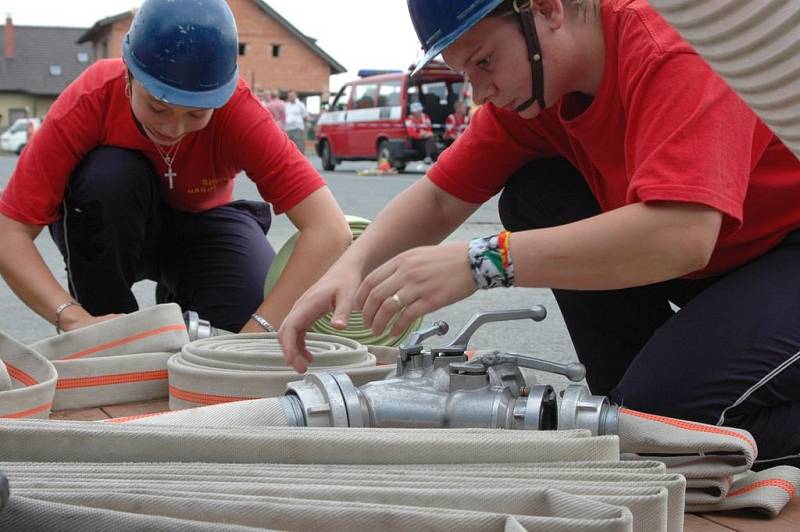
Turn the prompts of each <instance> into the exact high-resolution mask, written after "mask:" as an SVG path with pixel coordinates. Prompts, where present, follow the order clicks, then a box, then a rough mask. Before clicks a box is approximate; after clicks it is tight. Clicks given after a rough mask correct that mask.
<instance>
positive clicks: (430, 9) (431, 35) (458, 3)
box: [408, 0, 503, 75]
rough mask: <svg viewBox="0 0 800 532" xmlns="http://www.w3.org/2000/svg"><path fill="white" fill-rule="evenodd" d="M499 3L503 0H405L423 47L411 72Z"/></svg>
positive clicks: (425, 62)
mask: <svg viewBox="0 0 800 532" xmlns="http://www.w3.org/2000/svg"><path fill="white" fill-rule="evenodd" d="M502 3H503V0H477V1H476V0H408V11H409V13H410V14H411V22H412V23H413V24H414V29H415V30H416V31H417V38H418V39H419V42H420V44H422V49H423V50H425V56H424V57H423V58H422V59H420V60H419V61H418V62H417V65H416V67H415V69H414V73H413V74H416V73H417V72H419V70H420V69H421V68H422V67H424V66H425V65H427V64H428V63H430V62H431V61H432V60H433V58H434V57H436V56H437V55H439V54H440V53H442V52H443V51H444V50H445V49H446V48H447V47H448V46H450V45H451V44H453V43H454V42H455V41H456V39H458V38H459V37H461V36H462V35H464V33H466V32H467V30H468V29H470V28H471V27H472V26H474V25H475V24H477V23H478V22H480V21H481V19H483V17H485V16H486V15H488V14H489V13H491V12H492V11H493V10H494V9H495V8H496V7H498V6H499V5H500V4H502ZM413 74H412V75H413Z"/></svg>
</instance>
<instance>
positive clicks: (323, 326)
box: [264, 216, 422, 347]
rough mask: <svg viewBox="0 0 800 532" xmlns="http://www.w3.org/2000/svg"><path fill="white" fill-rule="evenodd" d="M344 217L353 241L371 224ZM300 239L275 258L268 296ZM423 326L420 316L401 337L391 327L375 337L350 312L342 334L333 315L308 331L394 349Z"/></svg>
mask: <svg viewBox="0 0 800 532" xmlns="http://www.w3.org/2000/svg"><path fill="white" fill-rule="evenodd" d="M345 218H346V219H347V223H348V224H349V225H350V230H351V231H352V232H353V240H355V239H357V238H358V237H359V236H361V234H362V233H363V232H364V230H366V228H367V226H368V225H369V220H367V219H365V218H359V217H358V216H346V217H345ZM299 238H300V233H295V234H294V235H292V237H291V238H289V240H287V241H286V243H285V244H284V245H283V247H282V248H281V249H280V251H279V252H278V254H277V255H276V256H275V259H274V260H273V261H272V267H270V270H269V273H267V281H266V284H265V286H264V296H265V297H266V295H267V294H269V293H270V291H271V290H272V288H273V287H274V286H275V283H277V282H278V278H280V276H281V273H282V272H283V270H284V268H286V264H287V263H288V262H289V257H291V255H292V252H293V251H294V247H295V246H296V245H297V241H298V240H299ZM421 323H422V317H419V318H417V319H416V320H414V322H413V323H411V325H409V326H408V328H406V330H404V331H403V332H402V333H400V334H399V335H398V336H391V335H390V334H389V331H390V329H391V328H390V327H387V329H386V330H385V331H384V332H382V333H381V334H377V335H376V334H374V333H373V332H372V331H371V330H370V329H368V328H367V327H365V326H364V321H363V319H362V318H361V313H360V312H351V313H350V318H349V319H348V320H347V329H345V330H343V331H342V330H339V329H337V328H335V327H334V326H333V325H331V314H330V313H327V314H325V316H323V317H322V318H320V319H319V320H317V321H316V322H314V324H313V325H312V326H311V328H310V329H309V332H317V333H322V334H332V335H335V336H341V337H344V338H350V339H352V340H356V341H357V342H359V343H361V344H363V345H376V346H389V347H394V346H399V345H400V344H401V343H403V340H405V339H406V337H407V336H408V335H409V334H411V333H412V332H414V331H416V330H417V329H419V326H420V324H421Z"/></svg>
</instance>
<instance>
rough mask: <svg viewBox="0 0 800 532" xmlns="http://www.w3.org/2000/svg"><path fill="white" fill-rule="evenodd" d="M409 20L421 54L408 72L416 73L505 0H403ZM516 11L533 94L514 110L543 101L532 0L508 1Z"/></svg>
mask: <svg viewBox="0 0 800 532" xmlns="http://www.w3.org/2000/svg"><path fill="white" fill-rule="evenodd" d="M407 1H408V12H409V14H410V15H411V22H412V23H413V24H414V29H415V30H416V32H417V38H418V39H419V42H420V44H422V49H423V50H424V51H425V56H424V57H423V58H422V59H420V60H419V61H418V62H417V64H416V67H415V68H414V72H413V73H412V74H411V75H412V76H413V75H415V74H417V73H418V72H419V71H420V70H421V69H422V68H423V67H424V66H425V65H427V64H428V63H429V62H430V61H431V60H432V59H433V58H434V57H436V56H437V55H439V54H440V53H442V52H443V51H444V50H445V49H446V48H447V47H448V46H450V45H451V44H453V43H454V42H455V41H456V40H457V39H458V38H459V37H461V36H462V35H464V33H466V32H467V31H468V30H469V29H470V28H472V27H473V26H474V25H475V24H477V23H478V22H480V21H481V20H482V19H483V18H484V17H486V16H487V15H488V14H489V13H491V12H492V11H494V10H495V9H496V8H497V7H499V6H500V5H501V4H502V3H503V2H504V1H506V0H407ZM510 3H511V4H512V6H513V8H514V11H516V12H517V14H518V15H519V19H520V25H521V26H522V32H523V34H524V36H525V42H526V43H527V46H528V57H529V59H530V62H531V77H532V80H533V95H532V96H531V97H530V98H529V99H528V100H527V101H525V102H524V103H523V104H522V105H520V106H519V107H517V111H522V110H524V109H526V108H528V107H530V106H531V104H533V102H536V101H538V102H539V105H540V107H541V108H544V107H545V104H544V75H543V68H542V49H541V46H540V45H539V38H538V36H537V35H536V25H535V24H534V21H533V0H513V2H510Z"/></svg>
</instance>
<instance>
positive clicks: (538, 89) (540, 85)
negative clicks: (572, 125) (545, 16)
mask: <svg viewBox="0 0 800 532" xmlns="http://www.w3.org/2000/svg"><path fill="white" fill-rule="evenodd" d="M514 11H516V12H517V14H518V15H519V18H520V22H521V23H522V33H523V35H525V43H526V44H527V45H528V58H529V60H530V62H531V84H532V87H533V94H532V95H531V97H530V98H528V99H527V100H525V101H524V102H522V103H521V104H520V105H518V106H517V108H516V109H515V111H516V112H518V113H521V112H522V111H524V110H525V109H527V108H528V107H530V106H531V105H533V103H534V102H539V108H540V109H544V108H545V105H544V65H543V64H542V47H541V45H540V44H539V36H538V35H537V34H536V24H535V23H534V20H533V0H514Z"/></svg>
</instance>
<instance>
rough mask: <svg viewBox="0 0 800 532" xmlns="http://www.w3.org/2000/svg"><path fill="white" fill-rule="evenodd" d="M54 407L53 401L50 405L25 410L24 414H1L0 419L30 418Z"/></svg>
mask: <svg viewBox="0 0 800 532" xmlns="http://www.w3.org/2000/svg"><path fill="white" fill-rule="evenodd" d="M52 407H53V403H52V401H51V402H49V403H45V404H43V405H39V406H37V407H34V408H31V409H30V410H23V411H22V412H12V413H10V414H0V418H20V417H28V416H32V415H34V414H38V413H39V412H45V411H47V410H50V409H51V408H52Z"/></svg>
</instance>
